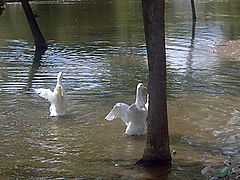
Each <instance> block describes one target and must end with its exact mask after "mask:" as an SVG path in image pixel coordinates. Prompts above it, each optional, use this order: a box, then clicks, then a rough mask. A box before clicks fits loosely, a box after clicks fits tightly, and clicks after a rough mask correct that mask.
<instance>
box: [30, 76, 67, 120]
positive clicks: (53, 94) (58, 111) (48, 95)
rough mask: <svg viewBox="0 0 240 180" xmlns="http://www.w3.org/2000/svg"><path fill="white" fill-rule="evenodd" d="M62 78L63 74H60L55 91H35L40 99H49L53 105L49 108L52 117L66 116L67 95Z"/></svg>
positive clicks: (41, 89)
mask: <svg viewBox="0 0 240 180" xmlns="http://www.w3.org/2000/svg"><path fill="white" fill-rule="evenodd" d="M62 78H63V73H62V72H59V73H58V76H57V85H56V87H55V88H54V90H53V91H51V90H50V89H43V88H40V89H34V91H35V92H36V93H38V94H39V96H40V97H42V98H44V99H47V100H48V101H49V102H50V103H51V105H50V108H49V110H50V116H62V115H64V114H65V103H66V102H65V100H66V97H65V96H66V95H65V91H64V89H63V87H62Z"/></svg>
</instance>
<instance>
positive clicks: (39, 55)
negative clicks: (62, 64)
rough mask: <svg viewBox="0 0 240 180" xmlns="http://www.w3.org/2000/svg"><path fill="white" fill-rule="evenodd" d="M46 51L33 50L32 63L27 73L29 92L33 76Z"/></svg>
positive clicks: (40, 49)
mask: <svg viewBox="0 0 240 180" xmlns="http://www.w3.org/2000/svg"><path fill="white" fill-rule="evenodd" d="M46 50H47V48H36V50H35V53H34V58H33V63H32V66H31V69H30V71H29V76H28V83H27V90H29V89H30V88H31V87H32V80H33V78H34V76H35V73H36V71H37V70H38V68H39V67H40V65H41V59H42V55H44V53H45V51H46Z"/></svg>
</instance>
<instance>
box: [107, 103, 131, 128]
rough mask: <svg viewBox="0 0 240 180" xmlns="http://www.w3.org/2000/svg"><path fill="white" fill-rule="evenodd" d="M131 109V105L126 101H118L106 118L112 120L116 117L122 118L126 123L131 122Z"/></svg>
mask: <svg viewBox="0 0 240 180" xmlns="http://www.w3.org/2000/svg"><path fill="white" fill-rule="evenodd" d="M128 109H129V105H128V104H126V103H116V104H115V105H114V106H113V108H112V110H111V111H110V112H109V113H108V115H107V116H106V117H105V119H106V120H108V121H112V120H114V119H116V118H120V119H121V120H122V121H123V122H124V123H125V124H126V125H127V124H128V123H129V119H128V117H127V116H128V115H127V111H128Z"/></svg>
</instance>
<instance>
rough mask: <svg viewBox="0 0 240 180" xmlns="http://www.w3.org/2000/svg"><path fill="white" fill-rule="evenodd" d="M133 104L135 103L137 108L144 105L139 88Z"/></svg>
mask: <svg viewBox="0 0 240 180" xmlns="http://www.w3.org/2000/svg"><path fill="white" fill-rule="evenodd" d="M135 104H136V106H137V108H139V109H141V108H143V107H144V101H143V97H142V90H140V89H137V92H136V101H135Z"/></svg>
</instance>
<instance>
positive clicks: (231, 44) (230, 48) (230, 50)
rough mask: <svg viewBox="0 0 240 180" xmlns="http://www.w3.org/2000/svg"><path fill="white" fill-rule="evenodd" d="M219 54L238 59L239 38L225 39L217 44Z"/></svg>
mask: <svg viewBox="0 0 240 180" xmlns="http://www.w3.org/2000/svg"><path fill="white" fill-rule="evenodd" d="M217 52H218V53H219V55H220V56H222V57H226V58H231V59H233V60H234V61H240V39H238V40H233V41H227V42H224V43H223V44H220V45H218V46H217Z"/></svg>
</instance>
